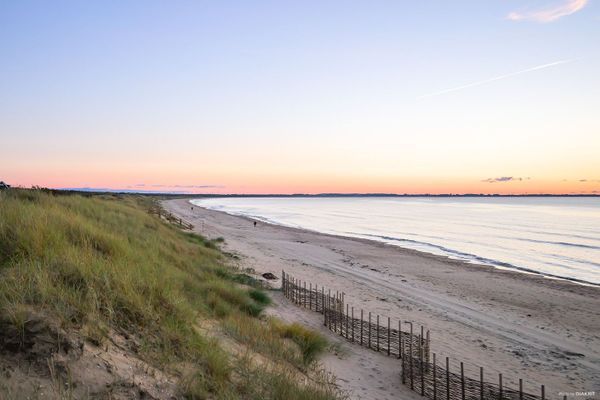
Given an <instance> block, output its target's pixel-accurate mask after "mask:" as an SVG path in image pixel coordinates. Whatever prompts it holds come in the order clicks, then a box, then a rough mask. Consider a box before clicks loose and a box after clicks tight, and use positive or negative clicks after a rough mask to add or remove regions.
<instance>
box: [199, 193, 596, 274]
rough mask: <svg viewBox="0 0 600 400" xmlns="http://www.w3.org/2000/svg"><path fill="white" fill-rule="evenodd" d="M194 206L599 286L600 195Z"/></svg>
mask: <svg viewBox="0 0 600 400" xmlns="http://www.w3.org/2000/svg"><path fill="white" fill-rule="evenodd" d="M192 202H193V203H194V204H196V205H199V206H202V207H206V208H209V209H212V210H219V211H224V212H226V213H230V214H234V215H243V216H248V217H252V218H255V219H258V220H262V221H265V222H270V223H273V224H279V225H285V226H292V227H298V228H304V229H310V230H314V231H318V232H324V233H330V234H335V235H343V236H351V237H358V238H365V239H371V240H377V241H380V242H385V243H389V244H392V245H396V246H401V247H406V248H410V249H415V250H420V251H424V252H428V253H433V254H438V255H444V256H448V257H451V258H454V259H460V260H465V261H468V262H473V263H480V264H488V265H493V266H496V267H501V268H513V269H517V270H521V271H524V272H525V271H529V272H537V273H542V274H544V275H546V276H549V277H561V278H567V279H573V280H578V281H583V282H590V283H595V284H600V198H590V197H587V198H586V197H576V198H566V197H498V198H477V197H475V198H471V197H461V198H439V197H435V198H433V197H411V198H390V197H352V198H339V197H327V198H212V199H201V200H192Z"/></svg>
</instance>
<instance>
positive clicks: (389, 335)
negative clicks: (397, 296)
mask: <svg viewBox="0 0 600 400" xmlns="http://www.w3.org/2000/svg"><path fill="white" fill-rule="evenodd" d="M391 333H392V331H391V330H390V317H388V343H387V345H388V356H389V355H390V347H391V342H392V339H391Z"/></svg>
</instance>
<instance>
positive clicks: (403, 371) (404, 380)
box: [400, 356, 406, 385]
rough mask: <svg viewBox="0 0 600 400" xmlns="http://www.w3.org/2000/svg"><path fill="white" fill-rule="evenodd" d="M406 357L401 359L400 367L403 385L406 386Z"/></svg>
mask: <svg viewBox="0 0 600 400" xmlns="http://www.w3.org/2000/svg"><path fill="white" fill-rule="evenodd" d="M405 358H406V357H404V356H402V358H401V359H400V365H401V366H402V384H403V385H405V384H406V378H405V377H404V374H405V368H404V359H405Z"/></svg>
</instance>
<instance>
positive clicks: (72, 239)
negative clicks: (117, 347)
mask: <svg viewBox="0 0 600 400" xmlns="http://www.w3.org/2000/svg"><path fill="white" fill-rule="evenodd" d="M149 202H151V200H150V199H148V198H138V197H135V196H125V197H116V196H95V197H94V196H93V197H81V196H77V195H70V196H66V195H60V196H59V195H54V194H52V193H48V192H43V191H39V190H36V191H33V190H9V191H4V192H0V321H1V322H2V323H4V324H10V325H12V326H16V327H19V326H23V324H24V323H26V318H27V315H28V313H29V312H31V310H32V309H34V310H36V312H41V313H43V314H44V315H47V316H48V318H53V319H58V320H59V321H60V324H61V326H62V327H63V328H65V329H66V330H67V331H69V332H76V334H77V335H81V336H82V337H84V338H85V340H87V341H88V342H90V343H94V344H96V345H100V344H101V343H102V342H103V341H105V340H107V337H108V335H109V333H110V332H119V333H125V334H127V335H130V336H132V337H135V338H136V339H137V340H139V343H140V344H141V345H140V346H139V354H140V356H141V357H142V358H143V359H144V360H146V361H148V362H150V363H152V364H153V365H155V366H157V367H159V368H162V369H163V370H165V371H169V372H170V373H174V374H179V375H181V372H180V371H178V369H177V368H176V366H177V365H181V364H185V365H192V372H191V373H188V374H187V375H186V376H185V377H182V379H181V393H182V395H184V396H186V397H188V398H204V397H211V398H231V399H234V398H256V399H258V398H274V399H275V398H289V399H304V398H311V399H330V398H331V399H333V398H336V394H335V393H334V391H333V390H332V389H331V387H329V386H327V385H314V384H312V385H305V384H299V383H298V382H297V379H295V374H294V373H286V372H275V371H273V370H270V369H269V368H256V367H255V366H253V364H252V362H248V360H247V359H239V360H237V359H234V357H235V356H233V355H232V354H230V353H228V352H226V351H224V350H223V349H222V348H221V347H220V346H219V344H218V343H216V342H215V340H214V339H210V338H205V337H203V336H201V334H200V333H198V330H196V329H194V324H196V323H197V321H198V320H199V319H200V320H202V319H214V320H217V321H220V322H219V324H220V325H222V326H223V330H224V331H226V332H228V333H230V334H231V336H232V337H233V338H235V339H236V340H238V341H240V342H241V343H243V344H244V345H245V346H248V348H249V349H251V350H252V351H253V352H257V353H260V354H262V355H264V356H265V357H268V358H269V359H271V360H274V362H284V363H286V364H288V365H291V366H293V367H294V368H297V369H298V370H299V371H304V372H306V371H307V370H308V369H309V366H310V365H311V362H312V360H314V358H315V354H317V353H318V352H319V351H321V350H322V349H323V348H324V347H325V343H324V341H323V340H322V339H321V338H320V337H318V335H315V334H313V333H312V332H309V331H306V330H303V329H302V328H301V327H297V326H285V325H283V324H281V323H280V322H277V321H272V320H268V321H265V320H263V319H261V318H259V315H260V312H261V311H262V308H263V307H264V306H265V304H266V303H267V302H268V298H266V296H265V295H264V294H263V293H261V292H260V291H257V289H252V288H249V287H246V286H242V285H240V284H238V283H236V275H235V273H234V272H232V271H231V270H230V269H228V268H227V266H226V262H225V261H226V260H225V259H224V256H223V255H222V254H221V253H220V252H219V251H218V249H216V248H215V245H214V243H213V242H209V241H206V240H205V239H203V238H201V237H199V236H196V235H192V234H189V233H183V232H181V231H179V230H178V229H177V228H175V227H172V226H170V225H169V224H167V223H165V222H163V221H161V220H159V219H158V218H157V217H156V216H152V215H149V214H148V213H147V212H146V211H147V209H148V208H149V207H150V206H151V204H150V203H149ZM257 333H260V334H259V335H258V334H257ZM257 337H258V338H260V341H257V340H254V339H253V338H257ZM0 350H1V349H0Z"/></svg>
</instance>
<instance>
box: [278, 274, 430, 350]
mask: <svg viewBox="0 0 600 400" xmlns="http://www.w3.org/2000/svg"><path fill="white" fill-rule="evenodd" d="M282 291H283V294H284V296H285V297H287V298H288V299H290V300H291V301H292V302H293V303H295V304H297V305H299V306H301V307H305V308H308V309H310V310H313V311H316V312H318V313H321V314H323V323H324V325H325V326H327V327H328V328H329V329H330V330H332V331H333V332H335V333H337V334H338V335H340V336H342V337H344V338H345V339H346V340H348V341H349V342H352V343H356V344H359V345H361V346H364V347H367V348H369V349H371V350H374V351H377V352H381V353H384V354H387V355H388V356H393V357H397V358H400V357H402V355H403V354H413V355H415V356H418V355H419V354H423V355H424V357H425V359H426V360H429V340H430V334H429V330H427V331H425V330H424V327H423V326H421V327H420V329H419V330H413V323H412V322H407V321H405V322H402V321H397V320H394V321H393V323H392V319H391V318H390V317H383V316H381V315H379V314H373V313H371V312H365V311H364V310H362V309H361V310H355V309H354V307H351V306H350V305H349V304H346V303H345V301H344V293H340V292H335V293H332V292H331V290H329V289H325V287H324V286H319V285H316V284H315V285H314V284H312V283H308V284H307V283H306V282H304V281H300V280H298V279H295V278H294V277H292V276H290V275H288V274H286V273H285V272H283V271H282ZM403 329H404V330H403Z"/></svg>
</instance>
